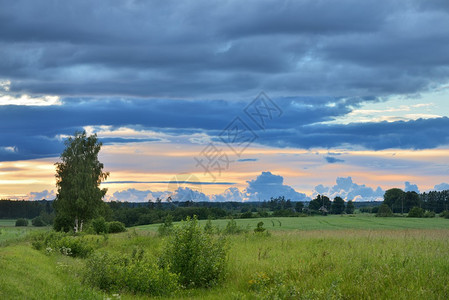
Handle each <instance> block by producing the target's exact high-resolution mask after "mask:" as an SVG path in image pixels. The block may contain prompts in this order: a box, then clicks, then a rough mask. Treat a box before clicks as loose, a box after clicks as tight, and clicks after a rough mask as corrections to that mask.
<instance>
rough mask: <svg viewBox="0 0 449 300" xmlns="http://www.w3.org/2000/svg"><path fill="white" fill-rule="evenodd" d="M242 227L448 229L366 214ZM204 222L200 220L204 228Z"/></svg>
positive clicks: (438, 222) (247, 222) (436, 221)
mask: <svg viewBox="0 0 449 300" xmlns="http://www.w3.org/2000/svg"><path fill="white" fill-rule="evenodd" d="M228 221H229V220H214V225H216V226H218V227H219V228H224V227H225V226H226V224H227V222H228ZM235 221H236V222H237V225H239V226H241V227H242V228H248V229H254V228H256V225H257V223H258V222H260V221H262V222H263V223H264V227H265V228H267V229H269V230H276V231H278V230H281V231H284V230H343V229H373V230H377V229H449V222H448V220H447V219H443V218H429V219H424V218H405V217H404V218H376V217H373V216H369V215H354V216H336V215H330V216H325V217H323V216H315V217H302V218H257V219H236V220H235ZM205 223H206V220H201V221H200V224H202V225H204V224H205ZM158 227H159V225H158V224H152V225H145V226H138V227H136V228H137V229H138V230H150V231H156V230H157V228H158Z"/></svg>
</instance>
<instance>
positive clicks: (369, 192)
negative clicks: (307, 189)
mask: <svg viewBox="0 0 449 300" xmlns="http://www.w3.org/2000/svg"><path fill="white" fill-rule="evenodd" d="M315 192H316V193H317V194H324V195H325V196H328V197H329V198H331V199H333V198H335V197H337V196H340V197H342V198H343V199H345V200H353V201H382V200H383V195H384V193H385V192H384V190H382V188H380V187H377V188H376V189H373V188H371V187H368V186H366V185H364V184H361V185H359V184H357V183H354V182H353V181H352V178H351V177H350V176H348V177H338V178H337V180H336V184H335V185H334V186H332V187H326V186H323V185H322V184H320V185H317V186H316V187H315Z"/></svg>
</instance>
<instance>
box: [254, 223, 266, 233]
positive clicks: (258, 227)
mask: <svg viewBox="0 0 449 300" xmlns="http://www.w3.org/2000/svg"><path fill="white" fill-rule="evenodd" d="M265 230H266V229H265V228H263V222H259V223H257V228H255V229H254V233H262V232H264V231H265Z"/></svg>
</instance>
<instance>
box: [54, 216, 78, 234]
mask: <svg viewBox="0 0 449 300" xmlns="http://www.w3.org/2000/svg"><path fill="white" fill-rule="evenodd" d="M73 227H74V221H73V220H72V219H70V218H68V217H67V216H61V215H58V216H56V217H55V220H54V221H53V228H54V229H55V230H56V231H64V232H69V231H71V230H72V229H73Z"/></svg>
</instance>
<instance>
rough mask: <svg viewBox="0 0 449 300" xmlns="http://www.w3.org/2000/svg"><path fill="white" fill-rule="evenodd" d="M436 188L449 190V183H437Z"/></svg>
mask: <svg viewBox="0 0 449 300" xmlns="http://www.w3.org/2000/svg"><path fill="white" fill-rule="evenodd" d="M434 189H435V190H436V191H445V190H449V183H445V182H442V183H440V184H437V185H435V187H434Z"/></svg>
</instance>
